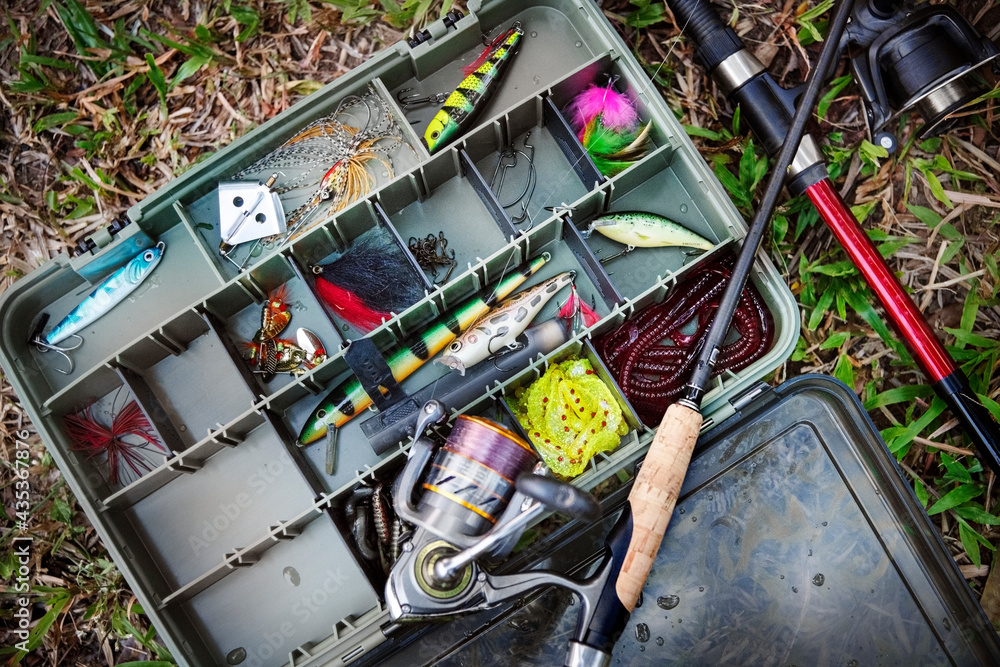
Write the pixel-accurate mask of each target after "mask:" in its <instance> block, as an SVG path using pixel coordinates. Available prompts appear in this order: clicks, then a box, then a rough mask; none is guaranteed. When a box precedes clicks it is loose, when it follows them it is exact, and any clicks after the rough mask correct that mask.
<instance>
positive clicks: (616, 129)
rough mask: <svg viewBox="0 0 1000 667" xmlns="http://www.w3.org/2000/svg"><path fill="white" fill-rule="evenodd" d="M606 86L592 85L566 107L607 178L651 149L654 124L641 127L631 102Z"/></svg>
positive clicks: (572, 121) (584, 142) (610, 85)
mask: <svg viewBox="0 0 1000 667" xmlns="http://www.w3.org/2000/svg"><path fill="white" fill-rule="evenodd" d="M614 82H615V79H612V80H611V81H609V82H608V85H607V86H604V87H601V86H593V85H592V86H590V87H589V88H587V89H586V90H584V91H583V92H582V93H580V94H579V95H577V96H576V98H575V99H574V100H573V101H572V102H571V103H570V105H569V106H568V107H567V108H566V114H567V115H568V116H569V119H570V123H571V124H572V125H573V129H575V130H576V132H577V137H578V138H579V139H580V143H582V144H583V147H584V148H586V149H587V153H588V154H589V155H590V157H591V159H592V160H593V161H594V166H596V167H597V169H598V171H600V172H601V173H602V174H604V175H605V176H614V175H615V174H617V173H620V172H622V171H624V170H625V169H627V168H628V167H630V166H632V164H633V163H635V162H636V161H638V160H639V159H641V158H642V157H643V156H644V155H645V154H646V151H647V149H648V148H649V133H650V130H651V129H652V123H646V124H645V125H644V126H642V128H641V129H640V127H639V123H640V120H639V112H638V111H636V109H635V106H634V105H633V104H632V101H631V100H630V99H629V98H628V97H627V96H626V95H623V94H622V93H619V92H618V91H617V90H615V89H614Z"/></svg>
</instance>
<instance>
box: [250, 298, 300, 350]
mask: <svg viewBox="0 0 1000 667" xmlns="http://www.w3.org/2000/svg"><path fill="white" fill-rule="evenodd" d="M287 299H288V288H287V287H286V286H285V285H282V286H281V287H279V288H278V289H276V290H274V291H272V292H271V294H270V295H268V298H267V303H265V304H264V306H263V308H261V310H260V329H258V330H257V333H256V334H254V337H253V341H254V342H255V343H259V342H261V341H264V340H269V339H271V338H277V337H278V335H279V334H281V332H282V331H284V330H285V327H287V326H288V323H289V322H291V321H292V314H291V313H290V312H288V303H287Z"/></svg>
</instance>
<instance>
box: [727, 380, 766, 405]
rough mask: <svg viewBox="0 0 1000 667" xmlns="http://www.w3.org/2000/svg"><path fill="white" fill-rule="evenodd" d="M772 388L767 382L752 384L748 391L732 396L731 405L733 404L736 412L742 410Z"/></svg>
mask: <svg viewBox="0 0 1000 667" xmlns="http://www.w3.org/2000/svg"><path fill="white" fill-rule="evenodd" d="M770 390H771V387H770V386H768V385H767V384H766V383H764V382H756V383H754V384H753V385H751V386H750V388H749V389H747V390H746V391H744V392H743V393H742V394H739V395H738V396H734V397H733V398H731V399H730V400H729V403H730V405H732V406H733V410H735V411H736V412H739V411H740V410H742V409H743V408H745V407H746V406H748V405H750V403H752V402H754V401H755V400H757V398H759V397H760V396H762V395H763V394H764V393H765V392H768V391H770Z"/></svg>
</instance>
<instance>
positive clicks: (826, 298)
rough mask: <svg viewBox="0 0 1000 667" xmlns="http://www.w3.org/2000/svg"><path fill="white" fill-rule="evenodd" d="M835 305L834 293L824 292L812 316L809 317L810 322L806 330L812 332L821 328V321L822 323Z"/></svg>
mask: <svg viewBox="0 0 1000 667" xmlns="http://www.w3.org/2000/svg"><path fill="white" fill-rule="evenodd" d="M832 304H833V292H832V291H831V290H827V291H825V292H823V295H822V296H820V298H819V301H817V302H816V307H815V308H814V309H813V312H812V315H810V316H809V322H807V323H806V328H807V329H809V330H810V331H815V330H816V327H818V326H819V323H820V321H822V319H823V316H824V315H826V312H827V311H828V310H829V309H830V306H831V305H832Z"/></svg>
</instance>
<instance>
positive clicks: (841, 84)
mask: <svg viewBox="0 0 1000 667" xmlns="http://www.w3.org/2000/svg"><path fill="white" fill-rule="evenodd" d="M850 83H851V75H850V74H845V75H844V76H841V77H838V78H836V79H834V80H833V81H831V82H830V84H831V85H830V90H829V91H828V92H827V93H826V95H824V96H823V97H821V98H820V100H819V104H817V105H816V115H817V116H819V119H820V120H823V118H825V117H826V112H827V111H828V110H829V109H830V105H831V104H833V101H834V100H835V99H837V95H840V93H841V91H843V90H844V88H847V86H848V85H849V84H850Z"/></svg>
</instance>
